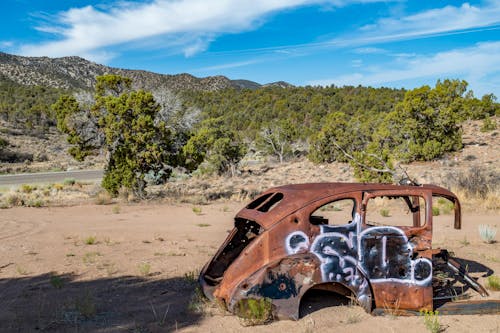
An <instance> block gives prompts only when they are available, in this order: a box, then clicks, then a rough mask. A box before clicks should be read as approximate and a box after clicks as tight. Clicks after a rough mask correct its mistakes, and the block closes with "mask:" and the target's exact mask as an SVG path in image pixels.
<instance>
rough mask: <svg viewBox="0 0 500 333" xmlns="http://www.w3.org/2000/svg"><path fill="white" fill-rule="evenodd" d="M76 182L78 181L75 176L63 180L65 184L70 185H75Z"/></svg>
mask: <svg viewBox="0 0 500 333" xmlns="http://www.w3.org/2000/svg"><path fill="white" fill-rule="evenodd" d="M75 183H76V180H75V178H66V179H64V181H63V184H64V185H68V186H73V185H75Z"/></svg>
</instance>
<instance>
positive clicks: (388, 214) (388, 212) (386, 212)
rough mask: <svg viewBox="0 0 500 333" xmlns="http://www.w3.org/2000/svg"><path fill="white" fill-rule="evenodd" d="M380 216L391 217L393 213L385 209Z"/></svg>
mask: <svg viewBox="0 0 500 333" xmlns="http://www.w3.org/2000/svg"><path fill="white" fill-rule="evenodd" d="M380 215H381V216H383V217H389V216H391V212H390V211H389V210H388V209H387V208H383V209H381V210H380Z"/></svg>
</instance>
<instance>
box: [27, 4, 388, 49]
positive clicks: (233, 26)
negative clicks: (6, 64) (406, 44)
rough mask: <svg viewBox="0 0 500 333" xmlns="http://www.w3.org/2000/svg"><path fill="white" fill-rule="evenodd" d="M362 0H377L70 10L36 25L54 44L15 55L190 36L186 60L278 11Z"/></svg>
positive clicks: (115, 5) (102, 47)
mask: <svg viewBox="0 0 500 333" xmlns="http://www.w3.org/2000/svg"><path fill="white" fill-rule="evenodd" d="M366 1H382V0H238V1H234V0H211V1H206V0H176V1H172V0H154V1H148V2H146V3H141V4H138V3H133V2H116V3H115V4H114V5H112V6H110V7H109V8H108V7H106V8H99V9H98V8H96V7H93V6H86V7H82V8H72V9H70V10H68V11H65V12H61V13H59V14H58V15H57V16H56V17H55V20H56V21H55V24H54V23H51V24H50V25H45V26H39V27H37V29H38V30H40V31H44V32H47V33H51V34H54V35H56V36H59V37H60V39H59V40H57V41H50V42H45V43H40V44H29V45H24V46H22V47H21V48H20V50H19V53H21V54H23V55H28V56H29V55H31V56H34V55H37V56H39V55H45V56H54V57H55V56H64V55H82V54H94V52H96V51H102V49H104V48H106V47H109V46H112V45H119V44H126V43H133V42H139V41H141V40H144V39H147V38H154V37H157V36H162V35H164V36H170V37H171V36H172V35H175V34H180V35H182V34H184V35H189V36H190V37H191V38H187V40H189V43H187V44H186V45H184V47H183V48H182V50H183V52H184V53H185V54H186V55H188V56H189V55H192V54H194V53H196V52H199V51H202V50H205V49H206V48H207V47H208V45H209V43H210V41H211V40H212V38H213V37H214V36H216V35H217V34H221V33H235V32H239V31H244V30H248V29H252V28H254V27H255V26H257V25H259V24H261V23H262V20H263V19H264V18H265V16H266V15H268V14H270V13H273V12H276V11H279V10H285V9H289V8H294V7H297V6H302V5H308V4H327V3H332V2H333V3H334V4H335V5H345V4H348V3H353V2H366ZM207 36H208V37H207ZM167 39H169V38H167ZM170 39H171V38H170ZM184 39H186V38H184ZM168 46H169V45H165V47H168Z"/></svg>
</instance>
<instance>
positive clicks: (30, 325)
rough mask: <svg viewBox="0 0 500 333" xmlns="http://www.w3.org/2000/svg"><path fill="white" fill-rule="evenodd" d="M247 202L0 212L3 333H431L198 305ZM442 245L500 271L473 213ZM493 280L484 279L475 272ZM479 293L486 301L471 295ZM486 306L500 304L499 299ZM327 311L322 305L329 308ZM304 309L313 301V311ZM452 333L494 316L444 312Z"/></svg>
mask: <svg viewBox="0 0 500 333" xmlns="http://www.w3.org/2000/svg"><path fill="white" fill-rule="evenodd" d="M242 206H243V204H242V203H241V202H231V201H228V202H218V203H213V204H210V205H206V206H193V204H186V203H184V204H171V203H170V204H160V203H154V204H147V203H142V204H123V203H122V204H113V205H92V204H88V203H86V204H81V205H76V206H72V207H45V208H26V207H15V208H11V209H5V210H1V211H0V253H1V256H0V331H1V332H39V331H46V332H171V331H179V332H241V331H242V332H254V331H256V332H313V331H333V330H335V331H336V332H356V331H357V332H402V331H405V332H425V331H426V328H425V326H424V320H423V318H422V317H418V316H413V317H395V316H384V317H374V316H371V315H369V314H367V313H365V312H364V311H363V310H362V309H361V308H360V307H358V306H330V307H322V306H319V307H318V309H317V310H316V311H314V310H315V309H316V305H315V304H312V303H311V304H310V305H309V307H310V308H311V310H310V311H308V312H310V313H309V314H307V315H305V316H304V317H302V318H301V319H300V320H298V321H289V320H283V321H276V322H273V323H271V324H268V325H264V326H258V327H243V326H241V324H240V321H239V319H238V318H237V317H235V316H233V315H229V314H227V313H223V312H221V311H220V310H218V309H217V308H215V307H211V306H210V305H201V308H202V309H204V311H203V312H201V313H200V311H196V309H193V308H194V307H195V306H193V305H196V302H193V295H194V294H195V292H194V291H195V288H196V282H195V279H196V278H197V274H198V272H199V270H200V269H201V267H202V266H203V265H204V264H205V263H206V262H207V261H208V260H209V259H210V258H211V257H212V256H213V255H214V253H215V251H216V250H217V248H218V247H219V245H220V244H221V243H222V241H223V240H224V239H225V237H226V235H227V232H228V231H229V230H230V229H231V228H232V223H233V220H232V218H233V216H234V214H235V213H236V212H237V211H238V210H239V208H241V207H242ZM436 219H437V222H435V224H434V225H435V230H434V245H435V246H436V247H442V248H447V249H449V250H452V251H454V253H455V255H456V256H457V257H460V258H466V259H469V260H472V261H475V262H479V263H481V264H483V265H484V266H486V268H487V269H486V270H489V274H491V273H492V272H493V274H495V275H499V272H500V244H499V243H494V244H485V243H483V242H482V241H481V239H480V237H479V234H478V231H477V230H478V229H477V228H478V225H479V224H489V225H492V226H496V227H497V228H498V227H499V226H500V223H499V222H500V221H499V217H498V214H496V213H469V214H468V213H465V214H464V219H463V229H462V230H454V229H453V227H452V222H451V217H450V216H438V217H436ZM474 276H476V277H478V278H479V282H481V283H483V284H485V282H486V277H485V274H484V272H476V273H475V275H474ZM474 294H475V292H473V291H472V292H471V295H472V296H474V297H473V298H480V297H478V295H474ZM489 298H490V299H497V300H498V299H500V292H491V293H490V297H489ZM321 304H322V303H321ZM306 306H307V305H306ZM439 322H440V323H441V325H442V328H444V329H445V330H446V332H473V331H474V332H499V331H500V316H498V315H460V316H458V315H457V316H440V317H439Z"/></svg>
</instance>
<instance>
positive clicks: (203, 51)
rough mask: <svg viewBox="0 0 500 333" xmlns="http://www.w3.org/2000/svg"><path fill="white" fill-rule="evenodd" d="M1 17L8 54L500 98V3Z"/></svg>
mask: <svg viewBox="0 0 500 333" xmlns="http://www.w3.org/2000/svg"><path fill="white" fill-rule="evenodd" d="M0 13H1V18H2V19H1V20H0V51H3V52H7V53H13V54H19V55H25V56H49V57H62V56H71V55H78V56H81V57H84V58H86V59H89V60H92V61H95V62H97V63H102V64H106V65H109V66H113V67H123V68H130V69H145V70H150V71H154V72H158V73H164V74H177V73H190V74H193V75H195V76H198V77H204V76H210V75H225V76H227V77H229V78H231V79H248V80H253V81H256V82H259V83H268V82H274V81H279V80H283V81H287V82H290V83H292V84H295V85H330V84H335V85H337V86H343V85H358V84H361V85H368V86H375V87H380V86H386V87H397V88H399V87H405V88H414V87H418V86H421V85H423V84H429V85H434V84H435V82H436V80H438V79H445V78H460V79H465V80H467V81H468V82H469V88H470V89H472V90H473V91H474V93H475V95H476V96H481V95H483V94H486V93H494V94H495V95H496V96H497V97H499V99H500V1H498V0H484V1H469V2H463V1H445V0H439V1H423V0H416V1H400V0H399V1H398V0H394V1H391V0H386V1H377V0H330V1H328V0H137V1H119V0H117V1H115V0H103V1H82V0H2V1H1V3H0Z"/></svg>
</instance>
